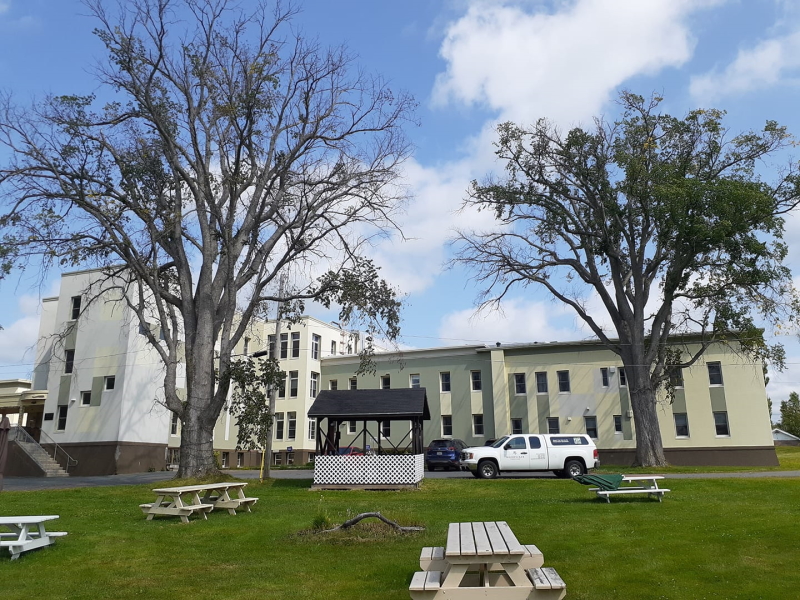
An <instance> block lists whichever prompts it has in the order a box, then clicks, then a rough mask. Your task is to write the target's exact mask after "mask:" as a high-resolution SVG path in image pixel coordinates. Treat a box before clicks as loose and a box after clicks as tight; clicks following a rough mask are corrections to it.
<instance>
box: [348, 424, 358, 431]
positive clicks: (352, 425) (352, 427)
mask: <svg viewBox="0 0 800 600" xmlns="http://www.w3.org/2000/svg"><path fill="white" fill-rule="evenodd" d="M357 427H358V424H357V423H356V422H355V421H348V422H347V433H355V432H356V431H357Z"/></svg>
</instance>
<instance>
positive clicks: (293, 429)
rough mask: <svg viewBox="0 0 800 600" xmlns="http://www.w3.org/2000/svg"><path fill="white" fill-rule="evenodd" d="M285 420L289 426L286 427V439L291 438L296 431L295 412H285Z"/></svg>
mask: <svg viewBox="0 0 800 600" xmlns="http://www.w3.org/2000/svg"><path fill="white" fill-rule="evenodd" d="M286 420H287V421H289V427H288V428H287V431H286V433H287V436H286V437H287V439H290V440H293V439H294V436H295V434H296V433H297V413H296V412H294V411H292V412H287V413H286Z"/></svg>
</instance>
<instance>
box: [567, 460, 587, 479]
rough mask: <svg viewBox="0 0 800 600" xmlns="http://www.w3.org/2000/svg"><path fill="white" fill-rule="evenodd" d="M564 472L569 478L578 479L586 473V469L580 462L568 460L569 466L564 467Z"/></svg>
mask: <svg viewBox="0 0 800 600" xmlns="http://www.w3.org/2000/svg"><path fill="white" fill-rule="evenodd" d="M564 472H565V473H566V474H567V476H568V477H573V478H574V477H577V476H578V475H583V474H584V473H586V469H585V468H584V466H583V463H582V462H581V461H579V460H568V461H567V464H565V465H564Z"/></svg>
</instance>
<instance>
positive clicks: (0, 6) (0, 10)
mask: <svg viewBox="0 0 800 600" xmlns="http://www.w3.org/2000/svg"><path fill="white" fill-rule="evenodd" d="M9 10H11V3H10V2H0V15H4V14H5V13H7V12H8V11H9Z"/></svg>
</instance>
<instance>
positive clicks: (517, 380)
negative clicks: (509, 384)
mask: <svg viewBox="0 0 800 600" xmlns="http://www.w3.org/2000/svg"><path fill="white" fill-rule="evenodd" d="M514 393H515V394H517V395H518V396H524V395H525V394H526V393H527V392H526V391H525V373H514Z"/></svg>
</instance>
